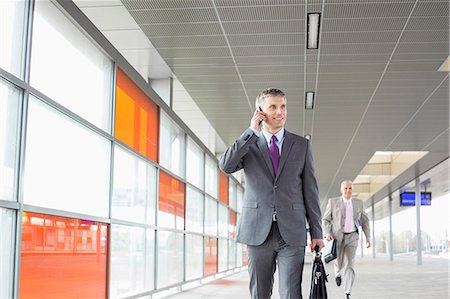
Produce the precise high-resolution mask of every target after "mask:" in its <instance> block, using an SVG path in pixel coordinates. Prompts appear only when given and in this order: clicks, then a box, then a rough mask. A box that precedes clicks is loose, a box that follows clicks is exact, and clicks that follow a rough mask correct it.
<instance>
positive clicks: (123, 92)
mask: <svg viewBox="0 0 450 299" xmlns="http://www.w3.org/2000/svg"><path fill="white" fill-rule="evenodd" d="M114 136H115V137H116V138H117V139H119V140H121V141H122V142H124V143H126V144H127V145H129V146H130V147H132V148H134V149H135V150H137V151H138V152H140V153H141V154H143V155H144V156H146V157H148V158H149V159H151V160H153V161H155V162H157V161H158V140H159V108H158V106H157V105H156V104H155V103H154V102H153V101H152V100H151V99H150V98H148V97H147V96H146V95H145V93H144V92H143V91H142V90H140V89H139V87H138V86H137V85H136V84H135V83H134V82H133V81H131V79H130V78H128V76H127V75H126V74H125V73H124V72H123V71H122V70H120V69H117V84H116V114H115V130H114Z"/></svg>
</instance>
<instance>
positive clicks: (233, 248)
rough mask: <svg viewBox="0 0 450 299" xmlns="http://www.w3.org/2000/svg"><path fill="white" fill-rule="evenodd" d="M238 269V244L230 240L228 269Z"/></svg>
mask: <svg viewBox="0 0 450 299" xmlns="http://www.w3.org/2000/svg"><path fill="white" fill-rule="evenodd" d="M234 267H236V242H235V241H233V240H228V269H233V268H234Z"/></svg>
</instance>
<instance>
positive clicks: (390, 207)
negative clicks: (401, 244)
mask: <svg viewBox="0 0 450 299" xmlns="http://www.w3.org/2000/svg"><path fill="white" fill-rule="evenodd" d="M393 239H394V236H393V234H392V194H389V260H390V261H391V262H392V261H394V241H393Z"/></svg>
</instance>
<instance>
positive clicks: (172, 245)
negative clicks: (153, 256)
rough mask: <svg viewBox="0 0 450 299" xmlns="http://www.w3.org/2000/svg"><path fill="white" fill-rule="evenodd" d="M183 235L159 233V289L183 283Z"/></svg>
mask: <svg viewBox="0 0 450 299" xmlns="http://www.w3.org/2000/svg"><path fill="white" fill-rule="evenodd" d="M183 251H184V247H183V234H182V233H175V232H166V231H161V230H160V231H158V279H157V281H158V288H163V287H166V286H169V285H173V284H176V283H180V282H182V281H183Z"/></svg>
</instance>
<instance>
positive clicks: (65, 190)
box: [24, 97, 111, 217]
mask: <svg viewBox="0 0 450 299" xmlns="http://www.w3.org/2000/svg"><path fill="white" fill-rule="evenodd" d="M26 140H27V146H26V152H25V170H24V203H26V204H30V205H35V206H40V207H46V208H51V209H58V210H65V211H70V212H76V213H82V214H88V215H94V216H100V217H108V215H109V204H108V201H109V200H108V195H109V171H110V165H109V164H110V161H109V160H110V158H109V157H110V151H111V149H110V142H109V141H108V140H106V139H104V138H103V137H100V136H99V135H97V134H95V133H93V132H92V131H90V130H88V129H86V128H85V127H83V126H81V125H79V124H77V123H75V122H74V121H72V120H71V119H69V118H68V117H66V116H64V115H62V114H60V113H58V112H56V110H54V109H52V108H50V107H49V106H47V105H45V104H43V103H42V102H40V101H39V100H38V99H36V98H34V97H30V102H29V107H28V128H27V139H26Z"/></svg>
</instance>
